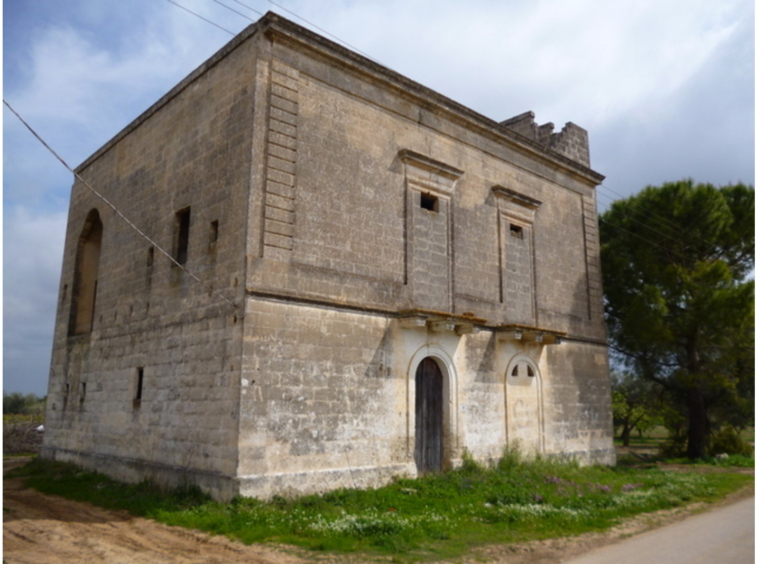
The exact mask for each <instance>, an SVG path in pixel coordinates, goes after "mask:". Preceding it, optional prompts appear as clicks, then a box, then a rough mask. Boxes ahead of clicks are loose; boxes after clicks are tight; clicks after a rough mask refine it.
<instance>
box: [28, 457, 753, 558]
mask: <svg viewBox="0 0 758 564" xmlns="http://www.w3.org/2000/svg"><path fill="white" fill-rule="evenodd" d="M15 473H16V474H17V475H23V476H25V477H26V479H27V485H28V486H31V487H33V488H36V489H38V490H40V491H42V492H45V493H54V494H58V495H64V496H66V497H69V498H72V499H77V500H82V501H89V502H91V503H94V504H96V505H100V506H102V507H106V508H110V509H126V510H128V511H130V512H131V513H133V514H136V515H141V516H144V517H149V518H152V519H155V520H157V521H160V522H162V523H166V524H169V525H179V526H183V527H190V528H195V529H200V530H203V531H206V532H209V533H212V534H222V535H226V536H228V537H230V538H233V539H238V540H241V541H242V542H245V543H253V542H277V543H287V544H293V545H297V546H300V547H304V548H307V549H311V550H317V551H336V552H362V553H365V554H368V555H392V556H393V559H394V560H396V561H418V560H428V559H439V558H446V557H455V556H459V555H461V554H463V553H465V552H467V551H468V550H470V549H471V548H473V547H476V546H480V545H483V544H487V543H492V542H498V543H507V542H517V541H528V540H533V539H541V538H548V537H558V536H566V535H575V534H580V533H584V532H587V531H599V530H604V529H606V528H608V527H611V526H612V525H614V524H616V523H618V522H619V521H620V520H621V519H623V518H625V517H630V516H633V515H637V514H639V513H644V512H650V511H655V510H658V509H664V508H672V507H677V506H681V505H684V504H687V503H690V502H694V501H706V502H708V501H714V500H717V499H720V498H721V497H723V496H724V495H726V494H727V493H730V492H732V491H734V490H736V489H738V488H740V487H742V486H744V485H745V484H747V483H748V482H752V480H753V476H750V475H741V474H736V473H724V472H719V473H710V474H702V473H694V472H693V473H682V472H666V471H663V470H660V469H657V468H647V469H634V468H629V467H618V468H608V467H598V466H595V467H579V466H578V465H576V464H573V463H564V462H559V461H557V460H554V459H545V458H543V459H537V460H534V461H524V460H522V459H521V457H520V456H519V454H518V453H517V452H507V453H506V454H505V456H504V457H503V458H502V459H501V460H500V461H499V463H498V464H497V465H496V466H494V467H491V468H485V467H482V466H480V465H478V464H476V463H474V462H472V461H470V460H468V461H466V462H465V463H464V465H463V467H461V468H459V469H457V470H455V471H451V472H448V473H445V474H441V475H435V476H427V477H424V478H420V479H414V480H412V479H398V480H396V481H395V482H394V483H392V484H390V485H388V486H386V487H383V488H378V489H375V490H338V491H334V492H331V493H327V494H323V495H312V496H305V497H300V498H297V499H284V498H276V499H274V500H272V501H270V502H262V501H258V500H255V499H249V498H237V499H235V500H233V501H232V502H230V503H226V504H222V503H217V502H214V501H212V500H211V499H210V498H208V497H207V496H205V495H204V494H202V493H201V492H200V491H199V490H198V489H197V488H194V487H189V488H181V489H177V490H172V491H165V490H161V489H160V488H158V487H156V486H155V485H153V484H150V483H142V484H136V485H124V484H119V483H116V482H113V481H111V480H110V479H108V478H106V477H104V476H102V475H99V474H95V473H89V472H83V471H80V470H78V469H76V468H74V467H72V466H69V465H64V464H60V463H51V462H45V461H39V460H35V461H32V462H31V463H30V464H29V465H27V466H26V467H24V468H22V469H19V470H16V471H15Z"/></svg>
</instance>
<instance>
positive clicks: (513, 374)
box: [511, 364, 518, 376]
mask: <svg viewBox="0 0 758 564" xmlns="http://www.w3.org/2000/svg"><path fill="white" fill-rule="evenodd" d="M511 376H518V364H517V365H516V366H514V367H513V370H512V371H511Z"/></svg>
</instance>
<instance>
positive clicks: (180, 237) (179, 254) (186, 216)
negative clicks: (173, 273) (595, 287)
mask: <svg viewBox="0 0 758 564" xmlns="http://www.w3.org/2000/svg"><path fill="white" fill-rule="evenodd" d="M189 231H190V208H187V209H184V210H181V211H178V212H176V252H175V253H174V259H176V262H178V263H179V264H186V263H187V250H188V248H189Z"/></svg>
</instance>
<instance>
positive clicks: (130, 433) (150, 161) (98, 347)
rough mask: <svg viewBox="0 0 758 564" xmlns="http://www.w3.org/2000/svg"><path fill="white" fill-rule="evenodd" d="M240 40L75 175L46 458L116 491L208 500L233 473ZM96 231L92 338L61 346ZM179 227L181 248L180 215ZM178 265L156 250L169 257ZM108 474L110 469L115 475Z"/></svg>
mask: <svg viewBox="0 0 758 564" xmlns="http://www.w3.org/2000/svg"><path fill="white" fill-rule="evenodd" d="M255 57H256V50H255V46H254V44H252V43H246V44H243V45H236V46H235V45H231V46H229V47H228V48H227V52H226V53H225V58H224V64H223V65H214V64H210V63H207V64H206V65H205V66H203V67H201V68H200V69H198V70H197V71H196V72H195V73H193V74H192V75H191V76H190V77H188V79H186V80H185V81H184V82H183V83H181V84H180V85H178V86H177V87H176V88H175V89H174V90H172V91H171V92H170V93H169V94H167V95H166V96H165V97H164V98H163V99H162V100H161V101H159V102H158V103H157V104H156V105H155V106H154V107H153V108H151V109H150V110H148V111H147V112H145V114H143V115H142V116H141V117H140V118H138V119H137V120H136V121H135V122H134V123H133V124H131V125H130V126H129V127H128V128H127V129H125V130H124V131H123V132H122V133H121V134H119V135H118V136H117V137H116V138H114V140H112V141H111V142H110V143H109V144H107V145H106V146H104V147H103V148H102V149H101V150H100V151H98V152H97V153H96V154H95V155H93V156H92V157H91V158H90V159H88V161H86V162H85V163H84V164H83V165H82V166H81V167H80V168H79V169H78V170H79V173H80V174H81V175H82V176H83V177H84V179H85V180H86V181H87V182H88V183H89V184H90V185H91V186H92V187H93V188H95V189H97V190H98V191H99V192H101V193H102V194H104V195H105V196H106V197H107V198H108V199H109V200H110V201H111V202H112V203H113V204H114V205H115V206H116V208H117V209H118V210H119V211H120V212H121V213H122V214H123V215H125V216H126V217H127V218H129V219H130V220H131V221H132V222H133V223H135V224H136V225H137V226H138V227H139V228H140V229H141V230H143V231H144V232H145V233H146V234H147V235H148V236H149V237H150V238H151V239H152V240H153V241H154V242H155V244H153V243H152V242H150V241H147V240H146V239H145V238H143V237H142V236H140V235H139V234H138V233H136V232H135V231H134V229H132V228H131V227H130V226H129V225H127V223H126V222H125V221H124V220H123V219H122V218H120V217H119V216H118V215H117V214H116V213H115V212H114V211H113V209H111V208H110V207H109V206H108V205H106V204H105V203H104V202H103V201H102V200H101V199H99V198H98V197H97V196H96V195H94V194H93V193H92V192H91V191H90V190H89V189H87V188H86V187H85V186H84V185H83V184H82V183H81V182H78V181H77V182H76V183H75V185H74V187H73V191H72V198H71V207H70V212H69V223H68V230H67V235H66V246H65V252H64V263H63V268H62V277H61V290H60V299H59V307H58V313H57V321H56V329H55V342H54V350H53V357H52V366H51V377H50V383H49V402H48V412H47V418H48V425H47V427H48V431H47V432H46V436H45V451H44V452H45V455H46V456H49V457H53V458H62V459H70V460H75V461H78V462H80V463H82V464H85V465H88V466H91V467H96V468H98V469H103V470H108V469H109V471H110V472H111V473H112V474H114V475H117V476H118V477H121V478H124V479H141V478H144V477H145V476H146V475H151V476H154V475H161V476H163V475H165V476H166V477H167V479H169V478H168V477H169V476H172V477H171V478H170V479H171V480H173V481H176V479H177V476H180V475H181V473H185V474H186V473H188V472H189V473H193V472H194V473H196V474H197V476H198V480H199V481H201V482H202V481H205V483H206V484H207V485H208V486H209V488H211V489H215V490H216V491H219V489H220V488H224V487H227V486H226V485H224V480H225V479H224V477H227V480H228V477H230V476H232V475H233V473H234V471H235V469H236V461H237V455H236V436H237V425H238V407H239V404H238V395H239V391H238V390H239V373H240V370H241V363H240V355H241V345H240V340H241V326H242V323H241V318H242V315H243V311H244V309H243V308H242V307H239V309H235V308H234V306H233V305H230V304H229V303H227V302H226V301H224V299H222V297H221V296H223V297H225V298H226V299H228V300H229V301H231V302H237V303H239V304H240V306H242V299H241V297H242V295H243V294H242V292H243V287H244V284H243V280H244V264H245V262H244V236H240V235H241V234H244V232H245V229H246V228H245V226H246V222H247V215H246V205H245V204H246V201H247V191H248V189H249V178H250V177H249V170H250V151H251V138H252V131H251V128H250V126H249V124H250V123H251V122H252V114H251V110H252V104H251V103H250V100H251V98H252V94H253V88H254V83H253V80H252V77H253V74H252V71H251V69H252V68H254V64H253V63H254V60H255ZM93 209H94V210H97V212H98V215H99V217H100V219H101V221H102V225H103V234H102V243H101V246H100V256H99V269H98V276H97V281H96V283H97V294H96V299H95V300H94V316H93V317H92V326H91V330H90V331H87V332H84V333H82V334H78V335H71V334H70V326H69V318H70V311H71V310H72V307H73V305H72V302H73V298H74V294H75V289H74V286H73V280H74V273H75V270H76V264H75V262H76V252H77V251H76V249H77V242H78V240H79V238H80V235H81V233H82V226H83V225H84V223H85V219H86V218H87V217H88V214H90V213H91V210H93ZM183 214H186V215H185V217H186V218H187V219H188V222H187V225H186V233H184V234H183V235H182V236H180V233H179V231H180V230H181V229H180V226H179V224H180V222H181V220H180V216H181V215H183ZM182 237H184V239H185V240H184V242H183V246H184V250H183V255H184V257H183V258H182V259H181V260H182V261H183V262H185V264H186V267H187V268H188V269H189V270H190V271H191V272H192V273H193V274H195V275H196V276H198V277H199V278H200V279H201V280H202V281H203V282H204V284H198V283H197V282H196V281H194V280H193V279H192V278H191V277H190V276H189V275H188V274H187V273H186V272H185V271H183V270H182V269H181V268H179V267H177V266H175V265H173V264H172V263H171V262H170V261H169V260H168V259H167V258H166V257H165V256H164V255H163V254H161V252H160V251H159V250H158V249H157V247H156V244H157V245H160V246H161V247H163V248H164V249H166V250H168V252H169V253H171V254H172V255H174V256H175V257H178V256H179V254H178V253H179V250H178V246H179V245H180V243H179V239H180V238H182ZM119 461H120V462H119Z"/></svg>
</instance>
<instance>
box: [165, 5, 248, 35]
mask: <svg viewBox="0 0 758 564" xmlns="http://www.w3.org/2000/svg"><path fill="white" fill-rule="evenodd" d="M166 2H168V3H169V4H173V5H174V6H176V7H177V8H181V9H182V10H184V11H185V12H189V13H190V14H192V15H193V16H197V17H198V18H200V19H201V20H203V21H205V22H208V23H209V24H211V25H212V26H214V27H217V28H219V29H220V30H222V31H225V32H226V33H228V34H229V35H231V36H235V35H237V34H236V33H234V32H233V31H229V30H228V29H226V28H225V27H221V26H220V25H218V24H217V23H214V22H212V21H211V20H209V19H208V18H205V17H203V16H201V15H200V14H198V13H197V12H193V11H192V10H190V9H189V8H185V7H184V6H182V5H181V4H177V3H176V2H174V0H166Z"/></svg>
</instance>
